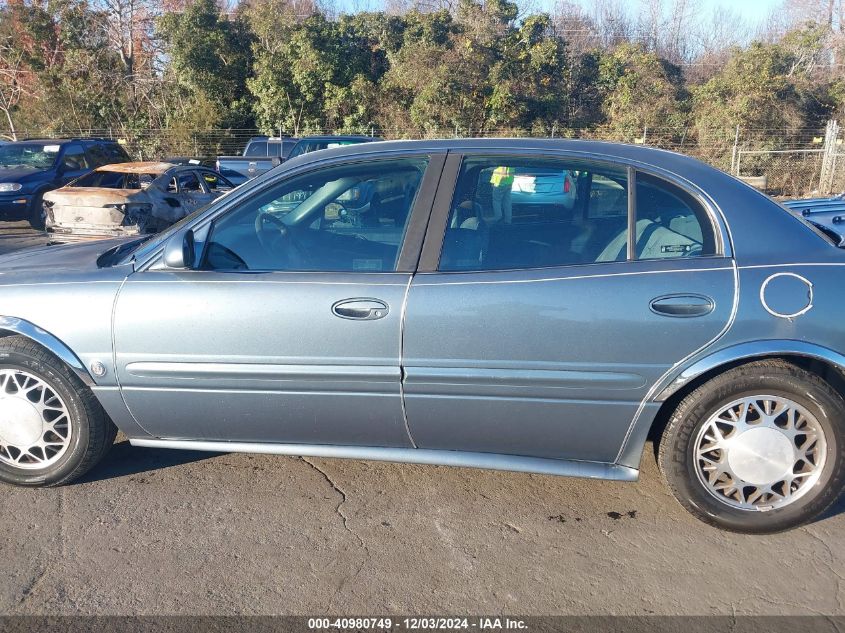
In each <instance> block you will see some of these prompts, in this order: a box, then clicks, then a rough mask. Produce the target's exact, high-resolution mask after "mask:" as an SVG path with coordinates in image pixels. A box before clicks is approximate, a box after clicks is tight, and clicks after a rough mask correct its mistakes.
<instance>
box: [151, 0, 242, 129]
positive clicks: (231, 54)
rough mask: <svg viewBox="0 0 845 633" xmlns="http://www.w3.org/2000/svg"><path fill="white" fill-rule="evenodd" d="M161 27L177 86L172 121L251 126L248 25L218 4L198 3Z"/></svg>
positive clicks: (207, 0)
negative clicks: (227, 15) (231, 16)
mask: <svg viewBox="0 0 845 633" xmlns="http://www.w3.org/2000/svg"><path fill="white" fill-rule="evenodd" d="M157 27H158V28H157V30H158V35H159V37H160V38H161V40H162V41H163V42H164V44H165V47H166V51H167V54H168V56H169V58H170V64H169V66H168V67H167V69H166V71H165V75H164V79H165V81H166V82H168V83H169V84H170V85H171V86H172V88H173V90H172V93H171V98H170V106H171V113H172V115H171V117H169V122H175V123H177V124H179V125H184V124H185V123H187V124H188V125H189V126H193V127H195V128H199V129H207V128H221V127H250V126H251V125H252V124H253V120H252V111H251V107H250V103H249V101H250V100H249V98H248V92H247V88H246V83H247V78H248V77H249V75H250V71H251V68H252V52H251V51H252V48H251V44H252V36H251V34H250V33H249V30H248V28H247V25H246V24H245V22H244V21H243V20H242V19H240V18H239V17H235V18H234V19H229V18H227V17H226V16H223V15H222V14H221V12H220V8H219V6H218V4H217V3H216V2H215V0H194V1H193V2H191V3H190V4H189V5H188V6H187V7H186V8H185V10H184V11H183V12H181V13H168V14H165V15H164V16H162V18H160V20H159V21H158V25H157Z"/></svg>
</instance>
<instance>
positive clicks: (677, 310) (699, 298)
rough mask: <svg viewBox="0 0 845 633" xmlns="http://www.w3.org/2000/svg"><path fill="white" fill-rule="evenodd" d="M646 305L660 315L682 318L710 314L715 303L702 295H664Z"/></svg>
mask: <svg viewBox="0 0 845 633" xmlns="http://www.w3.org/2000/svg"><path fill="white" fill-rule="evenodd" d="M648 307H649V308H650V309H651V311H652V312H654V313H655V314H659V315H660V316H669V317H681V318H684V317H697V316H704V315H706V314H710V313H711V312H713V309H714V308H715V307H716V304H715V303H714V301H713V299H711V298H710V297H705V296H704V295H665V296H662V297H657V298H655V299H652V301H651V303H650V304H649V306H648Z"/></svg>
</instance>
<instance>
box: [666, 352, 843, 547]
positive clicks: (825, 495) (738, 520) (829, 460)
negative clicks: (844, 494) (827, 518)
mask: <svg viewBox="0 0 845 633" xmlns="http://www.w3.org/2000/svg"><path fill="white" fill-rule="evenodd" d="M759 395H769V396H779V397H783V398H788V399H790V400H792V401H793V402H795V403H797V404H798V405H800V406H801V407H803V408H804V409H806V410H807V411H808V412H809V413H811V414H812V415H813V416H815V418H816V420H817V421H818V424H819V426H820V427H821V430H822V431H823V433H824V437H825V441H826V443H827V449H826V451H824V455H825V462H824V466H823V468H822V470H821V473H820V475H818V480H817V481H816V483H815V484H813V485H812V486H810V487H809V488H808V489H807V490H806V491H805V492H804V493H803V496H800V497H798V498H796V499H795V500H794V501H793V502H791V503H789V504H787V505H783V506H780V507H771V508H770V509H767V510H765V511H761V510H746V509H740V508H736V507H732V506H731V505H730V504H729V503H727V502H725V501H720V500H719V499H718V498H717V496H716V495H714V494H713V493H711V492H710V491H709V490H708V489H707V488H706V487H705V484H704V483H702V482H701V481H699V477H698V475H697V471H696V469H697V468H698V465H697V463H696V462H697V459H696V458H695V456H694V454H695V450H696V447H695V443H696V440H697V438H698V434H699V432H700V430H701V429H702V427H703V426H704V424H706V423H707V421H708V420H709V419H710V417H711V416H712V415H714V414H715V413H717V412H718V411H719V408H720V407H724V406H726V405H728V404H730V403H732V402H733V401H735V400H738V399H740V398H743V397H750V396H759ZM843 423H845V401H843V398H842V396H841V395H840V394H839V393H837V392H836V391H835V390H834V389H833V388H832V387H831V386H830V385H829V384H828V383H827V382H825V381H824V380H822V379H821V378H820V377H819V376H817V375H815V374H812V373H810V372H807V371H805V370H803V369H801V368H799V367H797V366H795V365H793V364H791V363H788V362H785V361H782V360H765V361H756V362H751V363H748V364H746V365H741V366H739V367H736V368H734V369H731V370H728V371H726V372H725V373H723V374H721V375H719V376H717V377H715V378H713V379H711V380H710V381H708V382H706V383H704V384H703V385H701V386H700V387H698V388H697V389H695V390H694V391H692V392H691V393H690V394H689V395H687V396H686V397H685V398H684V399H683V400H682V401H681V402H680V404H679V405H678V407H677V408H676V409H675V411H674V413H673V414H672V417H671V418H670V420H669V423H668V424H667V426H666V429H665V430H664V432H663V436H662V438H661V440H660V447H659V451H658V464H659V467H660V471H661V473H662V474H663V476H664V478H665V480H666V483H667V484H668V486H669V488H670V490H671V491H672V494H673V495H674V496H675V498H676V499H677V500H678V501H679V502H680V504H681V505H682V506H683V507H684V508H686V509H687V510H688V511H689V512H690V513H692V514H693V515H694V516H695V517H697V518H698V519H700V520H702V521H704V522H705V523H709V524H710V525H713V526H716V527H718V528H721V529H723V530H729V531H732V532H744V533H751V534H771V533H775V532H782V531H784V530H789V529H792V528H794V527H797V526H800V525H802V524H805V523H808V522H810V521H812V520H813V519H815V518H817V517H818V516H819V515H821V514H823V513H824V512H825V510H827V509H828V508H829V507H830V506H831V505H832V504H833V503H835V502H836V500H837V498H838V497H839V495H840V493H841V491H842V487H843V483H845V434H844V433H843V428H842V427H843Z"/></svg>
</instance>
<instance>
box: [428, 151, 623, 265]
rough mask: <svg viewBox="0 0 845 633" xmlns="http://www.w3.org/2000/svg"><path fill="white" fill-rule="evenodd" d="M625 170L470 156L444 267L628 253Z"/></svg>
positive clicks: (562, 261) (586, 259) (573, 260)
mask: <svg viewBox="0 0 845 633" xmlns="http://www.w3.org/2000/svg"><path fill="white" fill-rule="evenodd" d="M627 243H628V178H627V171H626V170H625V169H624V168H618V167H612V166H607V165H599V164H593V163H584V162H578V161H570V160H558V159H550V158H524V157H512V156H510V157H498V158H497V157H483V158H470V159H467V160H466V161H464V163H463V165H462V167H461V172H460V175H459V177H458V182H457V185H456V189H455V196H454V198H453V200H452V211H451V214H450V217H449V220H448V224H447V228H446V234H445V236H444V241H443V249H442V254H441V258H440V270H446V271H459V270H506V269H520V268H541V267H547V266H566V265H574V264H589V263H594V262H597V261H615V260H617V259H620V258H621V259H622V260H624V259H626V257H627Z"/></svg>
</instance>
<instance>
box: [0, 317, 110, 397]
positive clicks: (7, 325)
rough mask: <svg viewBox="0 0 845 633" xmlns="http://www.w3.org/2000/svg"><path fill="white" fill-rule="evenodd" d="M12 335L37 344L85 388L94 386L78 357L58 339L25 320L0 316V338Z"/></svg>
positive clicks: (91, 378)
mask: <svg viewBox="0 0 845 633" xmlns="http://www.w3.org/2000/svg"><path fill="white" fill-rule="evenodd" d="M14 335H20V336H25V337H27V338H28V339H31V340H33V341H35V342H36V343H38V344H39V345H40V346H41V347H43V348H44V349H46V350H47V351H48V352H50V353H51V354H53V355H54V356H56V358H58V359H59V360H61V361H62V362H63V363H64V364H65V365H67V366H68V367H69V368H70V369H71V371H73V373H74V374H76V376H77V377H78V378H79V379H80V380H81V381H82V382H83V383H84V384H85V385H86V386H88V387H93V386H94V385H95V384H96V383H95V381H94V379H93V377H92V376H91V374H90V373H88V370H87V369H86V368H85V365H84V364H83V363H82V361H81V360H80V359H79V357H78V356H77V355H76V354H74V353H73V350H71V349H70V348H69V347H68V346H67V345H65V344H64V343H63V342H62V341H61V340H60V339H59V338H57V337H56V336H54V335H53V334H51V333H50V332H48V331H47V330H44V329H42V328H40V327H38V326H37V325H35V324H34V323H31V322H29V321H27V320H25V319H20V318H18V317H11V316H0V338H3V337H6V336H14Z"/></svg>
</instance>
